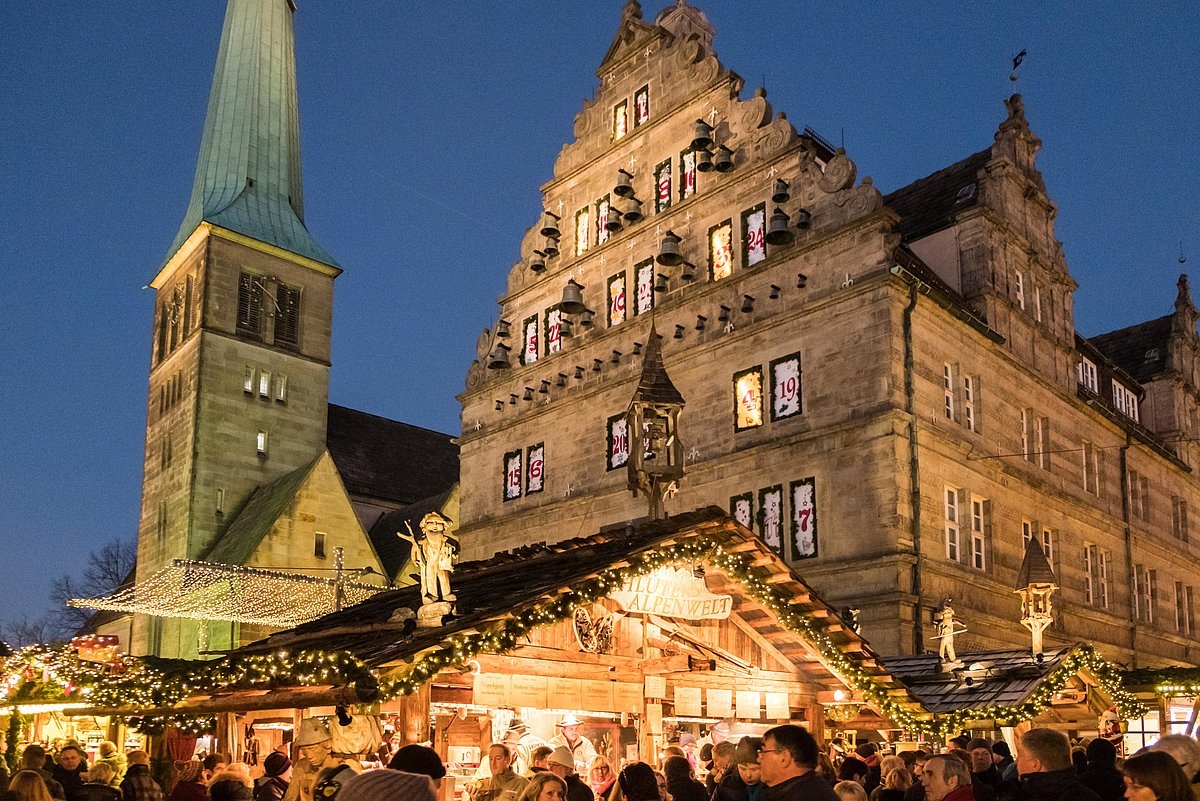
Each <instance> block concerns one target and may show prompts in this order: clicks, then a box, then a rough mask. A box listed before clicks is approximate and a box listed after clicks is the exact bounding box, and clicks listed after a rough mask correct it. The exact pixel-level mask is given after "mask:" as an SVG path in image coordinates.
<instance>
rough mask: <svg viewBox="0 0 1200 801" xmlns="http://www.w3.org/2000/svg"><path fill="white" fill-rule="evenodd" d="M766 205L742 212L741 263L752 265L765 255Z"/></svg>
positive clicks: (760, 204) (762, 204)
mask: <svg viewBox="0 0 1200 801" xmlns="http://www.w3.org/2000/svg"><path fill="white" fill-rule="evenodd" d="M766 236H767V205H766V204H765V203H759V204H758V205H757V206H755V207H754V208H752V209H746V210H745V211H743V212H742V264H744V265H746V266H747V267H753V266H754V265H755V264H758V263H759V262H760V261H762V260H763V259H765V258H766V257H767V240H766Z"/></svg>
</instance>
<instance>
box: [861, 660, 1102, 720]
mask: <svg viewBox="0 0 1200 801" xmlns="http://www.w3.org/2000/svg"><path fill="white" fill-rule="evenodd" d="M1077 647H1078V646H1066V647H1063V648H1049V649H1046V651H1045V653H1043V655H1042V661H1041V662H1038V661H1037V660H1036V659H1035V658H1034V657H1033V655H1032V654H1031V653H1030V652H1029V650H1027V649H1026V650H1005V651H975V652H972V653H960V654H958V658H959V661H960V662H962V667H961V668H957V669H952V670H948V671H943V670H941V669H940V664H941V663H940V659H939V658H938V655H937V654H916V655H913V656H889V657H886V658H885V659H884V660H883V664H884V666H885V667H886V668H887V669H888V670H889V671H890V672H891V674H892V675H893V676H895V677H896V678H897V679H899V680H900V681H902V682H904V684H905V685H906V686H907V687H908V689H909V690H910V691H911V692H912V694H913V695H914V696H916V698H917V699H918V700H919V701H920V702H921V703H922V705H924V707H925V708H926V709H927V710H929V711H930V712H934V713H943V712H960V711H966V710H974V709H979V710H983V709H987V708H988V707H997V706H1006V707H1012V706H1018V705H1020V704H1023V703H1024V702H1026V701H1028V700H1029V699H1030V697H1031V696H1032V695H1033V694H1034V692H1036V691H1037V689H1038V687H1040V686H1041V684H1042V682H1043V681H1045V680H1046V677H1047V676H1049V675H1050V674H1051V673H1053V672H1054V671H1055V669H1056V668H1058V666H1059V665H1061V664H1062V663H1063V661H1064V660H1066V659H1067V657H1068V656H1070V655H1071V654H1072V653H1073V652H1074V651H1075V650H1076V648H1077Z"/></svg>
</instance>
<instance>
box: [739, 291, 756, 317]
mask: <svg viewBox="0 0 1200 801" xmlns="http://www.w3.org/2000/svg"><path fill="white" fill-rule="evenodd" d="M752 311H754V296H753V295H742V313H743V314H749V313H750V312H752Z"/></svg>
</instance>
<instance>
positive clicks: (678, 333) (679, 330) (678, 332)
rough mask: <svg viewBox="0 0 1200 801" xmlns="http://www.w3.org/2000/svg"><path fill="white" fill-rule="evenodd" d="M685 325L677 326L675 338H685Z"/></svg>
mask: <svg viewBox="0 0 1200 801" xmlns="http://www.w3.org/2000/svg"><path fill="white" fill-rule="evenodd" d="M683 332H684V327H683V326H682V325H677V326H675V338H676V339H683Z"/></svg>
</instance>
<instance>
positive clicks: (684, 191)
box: [679, 150, 696, 200]
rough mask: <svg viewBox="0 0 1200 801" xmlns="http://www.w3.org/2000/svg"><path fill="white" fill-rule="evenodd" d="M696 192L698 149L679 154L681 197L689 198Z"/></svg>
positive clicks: (681, 198)
mask: <svg viewBox="0 0 1200 801" xmlns="http://www.w3.org/2000/svg"><path fill="white" fill-rule="evenodd" d="M694 194H696V151H694V150H685V151H683V152H682V153H680V154H679V199H680V200H687V199H688V198H689V197H691V196H692V195H694Z"/></svg>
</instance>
